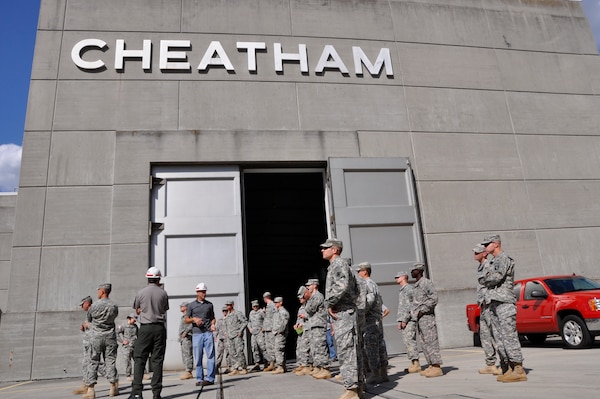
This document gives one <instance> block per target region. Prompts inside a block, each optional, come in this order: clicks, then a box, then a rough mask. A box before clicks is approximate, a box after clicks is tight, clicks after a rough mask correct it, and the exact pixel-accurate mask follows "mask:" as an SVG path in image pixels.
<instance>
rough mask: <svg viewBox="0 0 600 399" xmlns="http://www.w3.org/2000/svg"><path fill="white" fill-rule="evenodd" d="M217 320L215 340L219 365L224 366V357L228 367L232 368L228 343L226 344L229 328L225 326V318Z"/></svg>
mask: <svg viewBox="0 0 600 399" xmlns="http://www.w3.org/2000/svg"><path fill="white" fill-rule="evenodd" d="M226 318H227V317H223V318H222V319H219V320H217V322H216V323H215V341H217V363H216V365H217V367H223V359H225V364H226V365H227V367H228V368H231V356H229V354H228V353H227V345H226V344H225V342H226V338H227V329H226V328H225V319H226Z"/></svg>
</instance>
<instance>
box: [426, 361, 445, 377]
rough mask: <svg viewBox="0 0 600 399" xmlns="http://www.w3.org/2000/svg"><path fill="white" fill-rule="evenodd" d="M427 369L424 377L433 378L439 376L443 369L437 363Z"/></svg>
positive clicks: (442, 373)
mask: <svg viewBox="0 0 600 399" xmlns="http://www.w3.org/2000/svg"><path fill="white" fill-rule="evenodd" d="M428 370H429V371H427V372H426V373H425V377H427V378H434V377H441V376H443V375H444V371H443V370H442V368H441V367H440V365H439V364H434V365H433V366H432V367H431V368H430V369H428Z"/></svg>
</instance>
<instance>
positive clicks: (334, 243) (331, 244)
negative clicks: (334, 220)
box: [321, 238, 344, 249]
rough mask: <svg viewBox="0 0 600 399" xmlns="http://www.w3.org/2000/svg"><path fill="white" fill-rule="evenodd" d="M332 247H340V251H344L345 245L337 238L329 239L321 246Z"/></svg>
mask: <svg viewBox="0 0 600 399" xmlns="http://www.w3.org/2000/svg"><path fill="white" fill-rule="evenodd" d="M331 247H338V248H339V249H342V248H344V243H343V242H341V241H340V240H338V239H337V238H328V239H327V240H325V242H324V243H323V244H321V248H331Z"/></svg>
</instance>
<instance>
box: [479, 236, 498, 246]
mask: <svg viewBox="0 0 600 399" xmlns="http://www.w3.org/2000/svg"><path fill="white" fill-rule="evenodd" d="M491 242H500V236H499V235H498V234H493V235H490V236H485V237H483V241H481V245H483V246H487V245H488V244H489V243H491Z"/></svg>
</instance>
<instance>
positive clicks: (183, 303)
mask: <svg viewBox="0 0 600 399" xmlns="http://www.w3.org/2000/svg"><path fill="white" fill-rule="evenodd" d="M187 305H189V303H187V302H181V304H180V305H179V307H180V308H182V307H184V306H187Z"/></svg>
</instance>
